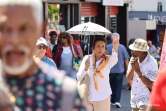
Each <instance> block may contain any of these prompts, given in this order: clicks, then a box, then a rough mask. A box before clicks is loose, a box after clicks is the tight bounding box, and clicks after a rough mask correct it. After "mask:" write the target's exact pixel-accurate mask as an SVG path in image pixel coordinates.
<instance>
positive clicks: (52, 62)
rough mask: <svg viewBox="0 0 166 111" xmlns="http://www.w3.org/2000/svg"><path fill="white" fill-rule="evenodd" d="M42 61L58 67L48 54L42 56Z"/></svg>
mask: <svg viewBox="0 0 166 111" xmlns="http://www.w3.org/2000/svg"><path fill="white" fill-rule="evenodd" d="M42 61H43V62H45V63H47V64H48V65H50V66H53V67H55V68H56V69H57V66H56V64H55V63H54V61H53V60H52V59H50V58H48V57H47V56H44V57H43V58H42Z"/></svg>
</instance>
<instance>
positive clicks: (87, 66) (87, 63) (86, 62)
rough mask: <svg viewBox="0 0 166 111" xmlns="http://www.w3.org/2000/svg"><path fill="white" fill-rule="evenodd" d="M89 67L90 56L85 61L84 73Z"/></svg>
mask: <svg viewBox="0 0 166 111" xmlns="http://www.w3.org/2000/svg"><path fill="white" fill-rule="evenodd" d="M89 67H90V56H89V57H88V59H87V60H86V61H85V71H87V70H88V69H89Z"/></svg>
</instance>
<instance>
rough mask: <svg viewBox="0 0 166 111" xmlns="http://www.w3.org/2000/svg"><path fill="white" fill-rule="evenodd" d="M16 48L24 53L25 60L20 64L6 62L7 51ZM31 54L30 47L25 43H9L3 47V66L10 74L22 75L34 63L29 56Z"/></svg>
mask: <svg viewBox="0 0 166 111" xmlns="http://www.w3.org/2000/svg"><path fill="white" fill-rule="evenodd" d="M16 49H17V50H19V51H22V52H23V53H24V56H25V60H24V62H23V64H22V65H20V66H10V65H8V64H7V63H6V59H5V56H6V55H7V52H9V51H12V50H16ZM29 54H30V49H29V48H28V47H26V46H24V45H21V46H17V47H16V46H13V45H9V46H6V47H4V48H3V49H2V68H3V69H4V71H5V72H6V73H7V74H10V75H20V74H22V73H24V72H25V71H27V70H28V69H29V68H30V66H31V64H32V60H30V59H29V58H28V56H29Z"/></svg>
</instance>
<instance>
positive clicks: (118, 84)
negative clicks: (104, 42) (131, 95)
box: [107, 33, 129, 108]
mask: <svg viewBox="0 0 166 111" xmlns="http://www.w3.org/2000/svg"><path fill="white" fill-rule="evenodd" d="M112 39H113V40H114V39H116V40H117V41H119V40H120V35H119V34H118V33H113V34H112ZM112 47H113V45H112V44H109V45H108V46H107V50H108V54H110V55H112ZM128 59H129V55H128V52H127V50H126V48H125V47H124V45H122V44H119V46H118V62H117V64H116V65H115V66H114V67H112V69H111V71H110V85H111V88H112V96H111V97H112V98H111V103H112V105H116V107H117V108H120V107H121V104H120V99H121V90H122V82H123V75H124V71H125V69H124V63H125V65H126V68H127V67H128Z"/></svg>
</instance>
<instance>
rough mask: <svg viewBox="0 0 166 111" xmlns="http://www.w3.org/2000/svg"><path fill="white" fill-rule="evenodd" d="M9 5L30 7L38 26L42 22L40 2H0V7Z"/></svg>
mask: <svg viewBox="0 0 166 111" xmlns="http://www.w3.org/2000/svg"><path fill="white" fill-rule="evenodd" d="M9 5H23V6H31V7H32V10H33V14H34V17H35V18H36V22H37V23H38V25H39V24H41V23H42V22H43V4H42V2H41V0H0V7H1V6H9Z"/></svg>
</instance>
